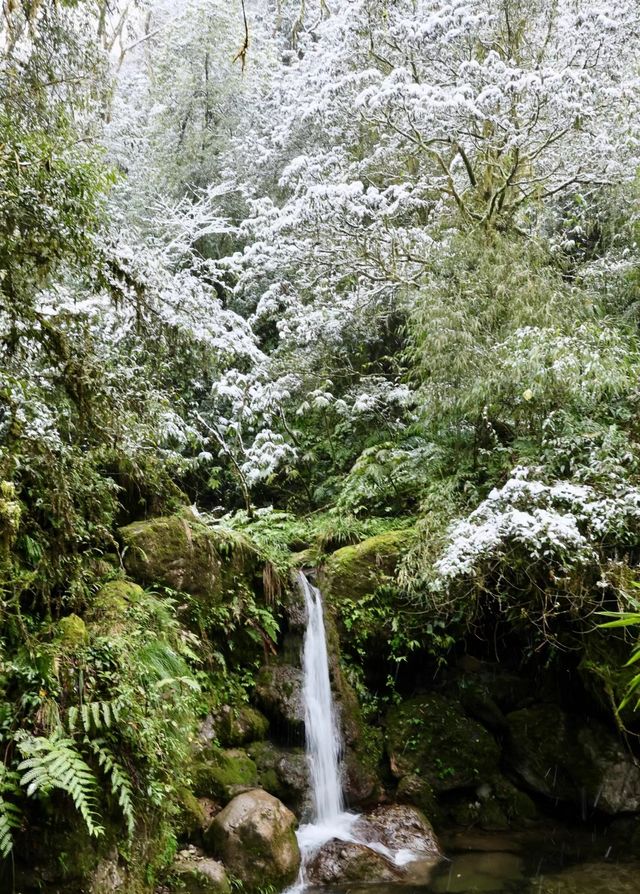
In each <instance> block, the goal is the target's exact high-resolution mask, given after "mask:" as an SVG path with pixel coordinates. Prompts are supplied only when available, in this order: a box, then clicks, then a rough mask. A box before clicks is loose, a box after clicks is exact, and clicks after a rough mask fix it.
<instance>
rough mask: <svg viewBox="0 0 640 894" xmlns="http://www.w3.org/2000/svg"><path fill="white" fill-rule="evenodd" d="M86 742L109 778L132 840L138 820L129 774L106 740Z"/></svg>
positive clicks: (88, 740) (87, 740)
mask: <svg viewBox="0 0 640 894" xmlns="http://www.w3.org/2000/svg"><path fill="white" fill-rule="evenodd" d="M85 742H86V744H87V745H89V747H90V748H91V750H92V751H93V753H94V754H95V755H96V757H97V758H98V765H99V766H100V768H101V769H102V770H103V772H104V773H105V774H106V775H107V776H108V777H109V781H110V783H111V791H112V793H113V794H114V795H115V796H116V797H117V799H118V804H119V805H120V808H121V810H122V814H123V816H124V819H125V822H126V824H127V832H128V833H129V838H132V837H133V833H134V830H135V824H136V820H135V812H134V808H133V791H132V785H131V779H130V778H129V774H128V773H127V771H126V770H125V769H124V768H123V766H122V764H120V763H119V762H118V760H117V759H116V758H115V756H114V754H113V752H112V751H111V749H110V748H109V746H108V745H107V744H106V742H105V741H104V739H91V740H90V739H86V740H85Z"/></svg>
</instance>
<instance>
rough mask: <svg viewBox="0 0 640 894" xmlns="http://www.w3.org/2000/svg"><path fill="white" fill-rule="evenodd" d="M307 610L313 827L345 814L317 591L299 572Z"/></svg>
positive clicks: (304, 663)
mask: <svg viewBox="0 0 640 894" xmlns="http://www.w3.org/2000/svg"><path fill="white" fill-rule="evenodd" d="M298 581H299V583H300V588H301V589H302V592H303V594H304V601H305V606H306V609H307V629H306V632H305V635H304V645H303V652H302V668H303V672H304V686H303V693H302V695H303V699H304V725H305V732H306V747H307V759H308V761H309V770H310V775H311V787H312V794H313V806H314V817H313V821H314V824H316V825H322V826H325V825H327V824H329V823H331V822H332V821H334V822H335V820H337V819H338V818H339V817H340V815H341V814H342V813H343V812H344V802H343V799H342V784H341V768H340V755H341V752H342V743H341V741H340V733H339V730H338V724H337V722H336V712H335V708H334V705H333V697H332V693H331V681H330V677H329V656H328V652H327V639H326V633H325V627H324V615H323V611H322V597H321V595H320V591H319V590H318V589H317V588H316V587H314V586H313V585H312V584H310V583H309V581H308V580H307V578H306V577H305V575H304V574H302V572H301V573H300V575H299V577H298Z"/></svg>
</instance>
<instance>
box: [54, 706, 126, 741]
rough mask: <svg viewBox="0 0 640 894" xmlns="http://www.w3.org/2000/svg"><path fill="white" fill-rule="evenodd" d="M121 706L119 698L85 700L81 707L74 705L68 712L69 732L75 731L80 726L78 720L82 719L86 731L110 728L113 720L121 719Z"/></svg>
mask: <svg viewBox="0 0 640 894" xmlns="http://www.w3.org/2000/svg"><path fill="white" fill-rule="evenodd" d="M120 708H121V705H120V703H119V702H118V700H117V699H112V700H110V701H98V702H85V703H84V704H82V705H80V707H77V706H76V705H74V706H73V707H71V708H69V713H68V714H67V725H68V728H69V732H75V730H76V729H77V728H78V721H81V723H82V727H83V729H84V731H85V732H86V733H90V732H92V731H96V732H99V731H100V730H102V729H110V728H111V725H112V722H113V721H114V720H115V721H117V720H118V719H119V716H120Z"/></svg>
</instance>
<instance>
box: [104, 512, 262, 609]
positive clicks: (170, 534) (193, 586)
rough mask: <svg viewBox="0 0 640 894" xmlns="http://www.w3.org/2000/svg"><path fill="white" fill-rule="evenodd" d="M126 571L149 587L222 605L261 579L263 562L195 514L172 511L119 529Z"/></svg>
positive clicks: (252, 550)
mask: <svg viewBox="0 0 640 894" xmlns="http://www.w3.org/2000/svg"><path fill="white" fill-rule="evenodd" d="M120 539H121V541H122V545H123V554H124V564H125V568H126V569H127V572H128V574H129V575H130V576H131V577H133V578H134V579H135V580H137V581H140V582H141V583H143V584H145V585H147V586H153V585H158V584H159V585H161V586H165V587H170V588H171V589H173V590H180V591H184V592H186V593H189V594H190V595H191V596H194V597H196V598H199V599H202V600H204V601H205V602H207V603H213V604H217V603H220V602H221V601H222V600H223V598H224V596H225V594H226V593H228V592H235V591H236V590H237V589H238V588H240V587H245V588H249V589H251V588H252V587H253V586H254V584H255V583H256V579H261V574H262V567H263V563H262V562H261V560H260V557H259V555H258V553H257V552H256V551H255V550H254V549H253V548H252V547H251V546H250V545H249V544H248V543H244V542H240V541H239V540H237V541H234V540H233V539H232V538H230V537H229V535H227V534H225V533H223V532H221V531H218V530H216V529H215V528H210V527H207V526H206V525H204V524H202V523H201V522H199V521H198V520H197V519H195V518H190V517H188V516H186V515H172V516H167V517H162V518H153V519H150V520H149V521H140V522H134V523H133V524H130V525H127V526H126V527H124V528H120Z"/></svg>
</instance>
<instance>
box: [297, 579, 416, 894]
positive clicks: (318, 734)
mask: <svg viewBox="0 0 640 894" xmlns="http://www.w3.org/2000/svg"><path fill="white" fill-rule="evenodd" d="M298 583H299V585H300V589H301V590H302V593H303V595H304V601H305V606H306V610H307V628H306V631H305V636H304V644H303V651H302V669H303V674H304V677H303V680H304V682H303V690H302V697H303V701H304V724H305V736H306V750H307V760H308V762H309V771H310V777H311V789H312V795H313V808H314V813H313V819H312V822H310V823H308V824H306V825H303V826H300V828H299V829H298V843H299V845H300V851H301V854H302V866H301V869H300V876H299V878H298V881H297V882H296V884H295V886H294V887H293V888H291V889H290V890H289V892H287V894H299V892H301V891H302V890H303V889H304V886H305V866H306V864H307V862H308V860H309V858H310V856H311V855H312V854H314V853H315V852H316V851H317V850H318V848H320V847H321V846H322V845H323V844H325V843H326V842H327V841H330V840H331V839H332V838H338V839H340V840H341V841H351V842H355V843H358V844H364V845H366V846H367V847H369V848H371V849H372V850H375V851H378V852H379V853H381V854H384V855H385V856H386V857H388V858H389V859H390V860H392V861H393V862H395V863H396V864H397V865H402V864H404V863H407V862H410V861H411V860H412V859H414V856H413V854H411V853H410V852H408V851H400V852H397V853H392V852H391V851H390V850H389V849H388V848H386V847H385V846H384V845H382V844H380V843H378V842H370V841H364V840H363V839H362V838H361V837H360V836H358V835H357V834H355V830H354V828H353V827H354V825H355V823H356V822H357V821H358V819H359V818H360V816H359V814H356V813H349V812H347V811H345V809H344V799H343V796H342V767H341V756H342V740H341V736H340V731H339V726H338V722H337V718H336V712H335V707H334V704H333V696H332V693H331V679H330V676H329V656H328V652H327V639H326V634H325V626H324V615H323V610H322V596H321V594H320V591H319V590H318V588H317V587H314V586H313V585H312V584H311V583H309V581H308V580H307V578H306V576H305V575H304V574H303V573H302V572H300V574H299V575H298Z"/></svg>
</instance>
